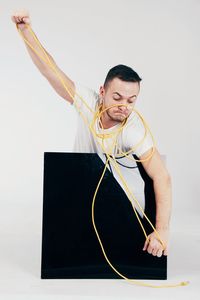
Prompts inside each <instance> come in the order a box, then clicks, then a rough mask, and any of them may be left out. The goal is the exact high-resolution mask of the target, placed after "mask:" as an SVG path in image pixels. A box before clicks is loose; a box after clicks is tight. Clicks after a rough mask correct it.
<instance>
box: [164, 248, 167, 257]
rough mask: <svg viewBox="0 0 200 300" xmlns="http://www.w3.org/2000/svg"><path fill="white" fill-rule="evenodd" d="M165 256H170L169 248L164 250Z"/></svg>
mask: <svg viewBox="0 0 200 300" xmlns="http://www.w3.org/2000/svg"><path fill="white" fill-rule="evenodd" d="M163 254H164V255H165V256H167V255H168V248H165V250H164V253H163Z"/></svg>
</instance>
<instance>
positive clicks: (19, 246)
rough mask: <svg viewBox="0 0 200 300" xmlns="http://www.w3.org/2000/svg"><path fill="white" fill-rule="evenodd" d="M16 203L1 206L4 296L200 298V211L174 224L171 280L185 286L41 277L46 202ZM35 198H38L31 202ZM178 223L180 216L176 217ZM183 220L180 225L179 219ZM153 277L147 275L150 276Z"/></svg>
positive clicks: (0, 276)
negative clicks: (42, 219)
mask: <svg viewBox="0 0 200 300" xmlns="http://www.w3.org/2000/svg"><path fill="white" fill-rule="evenodd" d="M28 202H29V201H28V200H27V203H26V205H24V204H20V201H17V203H15V204H13V201H12V202H9V201H7V202H6V201H5V202H2V203H1V210H0V222H1V226H0V300H1V299H20V300H22V299H39V300H40V299H47V298H48V299H72V300H73V299H76V300H78V299H169V298H172V297H173V299H174V298H175V299H179V298H180V299H182V300H184V299H187V300H188V299H189V300H191V299H197V298H198V294H199V293H200V259H199V253H200V234H199V231H198V228H199V226H198V225H199V217H198V215H197V216H190V217H189V218H188V217H187V216H186V215H184V216H180V217H177V218H178V219H176V226H173V231H172V230H171V243H170V255H169V257H168V280H167V281H160V282H159V281H148V282H151V283H153V284H165V283H178V282H180V281H186V280H189V281H190V284H189V285H188V286H185V287H177V288H164V289H153V288H147V287H139V286H136V285H134V284H131V283H129V282H127V281H125V280H123V279H122V280H97V279H93V280H85V279H84V280H72V279H70V280H64V279H63V280H54V279H53V280H44V279H43V280H41V279H40V263H41V262H40V258H41V214H42V203H41V202H40V203H39V202H37V203H36V204H35V205H29V204H28ZM31 203H32V202H31ZM172 223H174V221H173V222H172ZM177 224H178V225H177ZM146 282H147V281H146Z"/></svg>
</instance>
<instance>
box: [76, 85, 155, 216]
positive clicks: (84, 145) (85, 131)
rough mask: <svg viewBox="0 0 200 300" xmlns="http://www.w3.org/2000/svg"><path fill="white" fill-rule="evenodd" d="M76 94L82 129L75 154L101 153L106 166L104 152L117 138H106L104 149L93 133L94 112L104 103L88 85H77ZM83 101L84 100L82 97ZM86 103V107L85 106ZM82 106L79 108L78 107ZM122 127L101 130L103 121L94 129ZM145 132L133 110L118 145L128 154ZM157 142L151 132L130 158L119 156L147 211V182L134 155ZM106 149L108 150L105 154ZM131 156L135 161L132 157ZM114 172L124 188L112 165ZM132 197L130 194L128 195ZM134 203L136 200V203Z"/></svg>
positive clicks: (121, 170)
mask: <svg viewBox="0 0 200 300" xmlns="http://www.w3.org/2000/svg"><path fill="white" fill-rule="evenodd" d="M75 87H76V93H77V94H78V95H75V98H74V101H75V103H74V104H73V106H74V107H75V109H76V111H77V112H78V114H79V118H78V128H77V134H76V138H75V143H74V149H73V150H74V152H83V153H97V154H98V155H99V157H100V158H101V159H102V160H103V162H104V163H105V161H106V156H105V155H104V153H105V152H106V151H108V150H110V149H111V148H110V147H111V145H112V144H113V139H111V138H106V139H104V144H103V145H104V148H103V149H102V147H101V145H102V138H100V137H98V138H96V137H95V138H94V136H93V134H92V133H91V131H90V129H89V125H90V124H91V122H92V121H93V118H94V113H95V112H96V110H97V107H98V105H99V102H100V98H99V94H98V93H97V92H96V91H95V90H92V89H90V88H88V87H86V86H83V85H81V84H79V83H75ZM79 96H80V97H81V98H82V99H80V97H79ZM84 101H85V102H86V104H85V103H84ZM77 107H78V108H77ZM83 118H84V120H85V121H84V120H83ZM85 122H86V123H87V124H86V123H85ZM120 126H121V124H120V123H119V124H117V125H115V126H113V127H111V128H108V129H101V128H100V126H99V122H98V121H96V122H95V123H94V130H95V131H96V132H97V133H110V132H113V131H115V130H117V128H118V127H120ZM144 133H145V128H144V126H143V124H142V121H141V120H140V118H139V116H138V115H137V114H136V113H135V112H134V111H133V112H132V113H131V114H130V116H129V117H128V119H127V123H126V125H125V127H124V128H123V130H122V131H121V133H120V134H119V135H118V138H117V145H118V146H119V148H120V149H121V150H122V151H123V152H127V151H129V150H130V149H132V148H133V147H134V146H135V145H136V144H137V143H139V142H140V140H141V139H142V138H143V136H144ZM152 146H153V142H152V139H151V137H150V134H149V132H148V133H147V135H146V137H145V139H144V141H143V143H142V144H141V145H140V146H139V147H137V148H136V149H135V150H134V152H132V153H131V154H130V155H129V156H128V158H127V157H124V156H122V157H119V158H117V163H118V167H119V168H120V172H121V173H122V175H123V177H124V179H125V180H126V183H127V185H128V187H129V189H130V190H131V192H132V193H133V195H134V196H135V197H136V199H137V200H138V202H139V203H140V205H141V206H142V208H143V210H144V208H145V197H144V181H143V179H142V177H141V175H140V173H139V170H138V167H137V164H136V162H135V161H134V158H133V154H136V155H137V157H138V158H139V157H140V156H141V155H142V154H144V153H145V152H146V151H147V150H149V149H150V148H152ZM104 150H105V151H104ZM112 153H113V155H115V154H116V153H118V149H117V148H116V147H115V148H114V149H113V151H112ZM129 157H131V158H132V160H131V159H130V158H129ZM108 168H109V170H110V172H112V174H113V176H114V177H115V178H116V180H117V181H118V183H119V184H120V185H121V186H122V188H123V189H124V184H123V182H122V181H121V179H120V177H119V175H118V174H117V172H116V170H115V168H114V166H112V164H110V165H109V166H108ZM124 191H125V192H126V190H125V189H124ZM126 194H127V193H126ZM127 196H128V195H127ZM132 201H133V203H135V202H134V200H132ZM136 209H137V211H138V212H139V214H140V216H141V217H142V213H141V211H140V210H139V209H138V206H137V205H136Z"/></svg>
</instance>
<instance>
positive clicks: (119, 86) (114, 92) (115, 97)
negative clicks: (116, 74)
mask: <svg viewBox="0 0 200 300" xmlns="http://www.w3.org/2000/svg"><path fill="white" fill-rule="evenodd" d="M139 90H140V87H139V83H138V82H126V81H123V80H121V79H119V78H114V79H113V80H112V81H110V82H109V83H108V86H107V87H106V89H105V88H104V87H103V86H101V87H100V97H101V99H102V101H103V107H104V109H105V108H107V107H109V106H112V105H116V104H120V106H115V107H112V108H110V109H108V110H106V111H105V114H106V115H107V117H108V118H109V119H110V120H112V121H117V122H122V121H123V120H124V119H125V118H127V117H128V116H129V115H130V113H131V112H132V108H133V107H134V105H135V102H136V99H137V96H138V94H139ZM125 105H128V106H125Z"/></svg>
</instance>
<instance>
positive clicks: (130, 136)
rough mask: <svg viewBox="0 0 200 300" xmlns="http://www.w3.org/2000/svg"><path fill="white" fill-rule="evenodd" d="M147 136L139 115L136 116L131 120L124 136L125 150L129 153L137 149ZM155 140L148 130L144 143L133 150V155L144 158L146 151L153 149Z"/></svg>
mask: <svg viewBox="0 0 200 300" xmlns="http://www.w3.org/2000/svg"><path fill="white" fill-rule="evenodd" d="M144 135H145V127H144V125H143V123H142V121H141V119H140V118H139V116H138V115H135V116H134V118H133V119H132V120H131V122H130V124H128V126H127V129H126V130H125V134H124V145H125V150H126V151H129V150H130V149H132V148H133V147H135V146H136V145H137V144H138V143H139V142H140V141H141V140H142V139H143V137H144ZM153 145H154V144H153V140H152V137H151V135H150V132H149V130H148V129H147V133H146V136H145V138H144V140H143V142H142V143H141V144H140V145H139V146H137V148H135V150H133V153H134V154H136V155H137V157H140V156H142V155H143V154H144V153H145V152H146V151H148V150H149V149H151V148H152V147H153Z"/></svg>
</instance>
